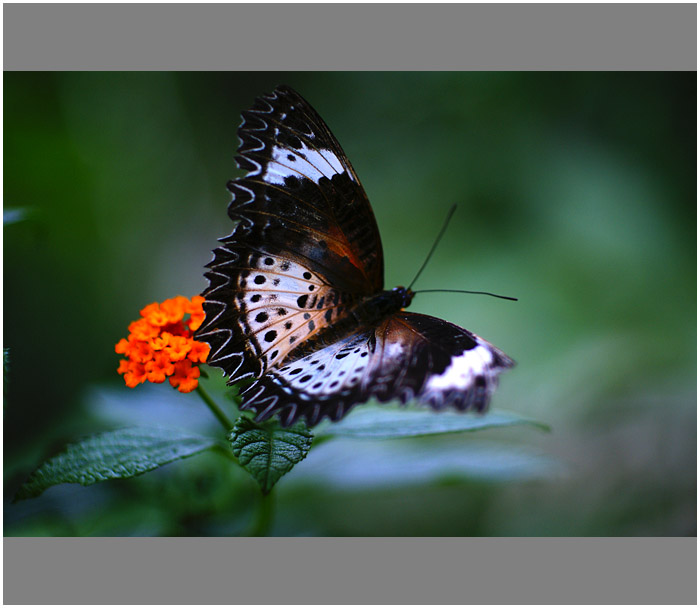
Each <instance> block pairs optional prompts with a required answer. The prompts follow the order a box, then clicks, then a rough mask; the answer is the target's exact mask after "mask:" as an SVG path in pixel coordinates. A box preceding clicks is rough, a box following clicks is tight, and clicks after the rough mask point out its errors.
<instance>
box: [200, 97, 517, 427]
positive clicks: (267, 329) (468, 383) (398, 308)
mask: <svg viewBox="0 0 700 608" xmlns="http://www.w3.org/2000/svg"><path fill="white" fill-rule="evenodd" d="M243 119H244V120H243V124H242V125H241V127H240V128H239V131H238V133H239V136H240V139H241V146H240V148H239V155H238V157H237V161H238V164H239V166H240V167H241V168H243V169H246V170H247V171H248V173H247V175H246V176H245V177H243V178H241V179H237V180H235V181H232V182H230V183H229V185H228V187H229V190H230V191H231V193H232V194H233V200H232V201H231V203H230V205H229V216H230V217H231V219H232V220H233V221H234V222H235V227H234V229H233V232H232V233H231V234H230V235H229V236H227V237H224V238H222V239H221V240H220V241H221V246H220V247H218V248H217V249H216V250H215V251H214V259H213V260H212V262H211V263H210V264H209V265H208V266H207V268H208V269H209V270H208V272H207V273H206V277H207V278H208V279H209V287H208V288H207V289H206V290H205V291H204V293H203V294H202V295H203V296H204V298H205V302H204V311H205V313H206V318H205V320H204V322H203V324H202V326H201V327H200V329H199V330H198V332H197V339H199V340H202V341H204V342H207V343H208V344H209V345H210V347H211V351H210V355H209V359H208V361H207V363H209V364H210V365H214V366H217V367H220V368H222V369H223V370H224V373H225V374H226V375H227V376H228V382H229V384H234V383H237V382H239V381H241V380H248V381H249V382H248V384H247V386H246V388H245V389H244V391H243V392H242V398H243V404H242V407H243V408H244V409H250V410H253V411H254V412H255V413H256V415H257V416H256V417H257V419H258V420H264V419H266V418H269V417H271V416H273V415H276V416H278V417H279V418H280V420H281V422H282V424H284V425H289V424H292V423H294V422H295V421H297V420H300V419H303V420H305V421H306V422H307V423H308V424H311V425H313V424H316V423H317V422H319V421H320V420H321V419H322V418H324V417H327V418H330V419H331V420H338V419H340V418H341V417H342V416H344V415H345V414H346V413H347V412H348V411H349V410H350V409H351V408H352V407H353V406H354V405H357V404H360V403H365V402H366V401H367V400H369V399H370V398H375V399H378V400H379V401H382V402H386V401H390V400H398V401H400V402H401V403H406V402H408V401H417V402H421V403H425V404H427V405H429V406H430V407H432V408H434V409H436V410H440V409H442V408H447V407H450V408H455V409H457V410H460V411H464V410H475V411H483V410H484V409H485V408H486V407H487V405H488V401H489V399H490V397H491V395H492V394H493V392H494V390H495V388H496V385H497V376H498V374H499V373H500V372H502V371H503V370H505V369H507V368H509V367H512V366H513V361H512V360H511V359H510V358H508V357H507V356H506V355H505V354H504V353H502V352H501V351H500V350H498V349H497V348H496V347H494V346H492V345H491V344H489V343H488V342H486V341H485V340H483V339H482V338H479V337H478V336H476V335H475V334H473V333H471V332H469V331H467V330H465V329H462V328H460V327H457V326H456V325H453V324H451V323H448V322H447V321H443V320H441V319H436V318H434V317H430V316H427V315H420V314H412V313H408V312H404V310H403V309H404V308H405V307H406V306H408V305H409V304H410V302H411V299H412V298H413V292H412V291H411V290H410V289H406V288H403V287H397V288H394V289H393V290H388V291H383V283H384V278H383V277H384V262H383V255H382V245H381V240H380V237H379V231H378V229H377V224H376V221H375V219H374V215H373V213H372V209H371V207H370V204H369V201H368V199H367V196H366V194H365V192H364V190H363V188H362V186H361V184H360V181H359V179H358V177H357V175H356V174H355V171H354V169H353V168H352V165H351V164H350V161H349V160H348V158H347V156H346V155H345V153H344V152H343V150H342V148H341V147H340V144H339V143H338V142H337V140H336V139H335V137H334V136H333V134H332V133H331V131H330V130H329V128H328V127H327V126H326V124H325V123H324V121H323V119H321V117H320V116H319V115H318V114H317V113H316V111H315V110H314V109H313V108H312V107H311V106H310V105H309V103H308V102H306V101H305V100H304V99H303V98H302V97H301V96H300V95H299V94H298V93H296V92H295V91H293V90H292V89H291V88H289V87H286V86H281V87H278V88H277V89H275V91H274V92H272V93H271V94H269V95H264V96H262V97H260V98H259V99H258V100H257V101H256V102H255V105H254V106H253V107H252V108H251V109H250V110H247V111H245V112H243Z"/></svg>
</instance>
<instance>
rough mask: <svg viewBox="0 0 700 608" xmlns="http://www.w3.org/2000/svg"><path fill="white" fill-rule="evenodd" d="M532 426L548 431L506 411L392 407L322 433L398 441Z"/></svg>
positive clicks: (366, 410) (362, 412)
mask: <svg viewBox="0 0 700 608" xmlns="http://www.w3.org/2000/svg"><path fill="white" fill-rule="evenodd" d="M519 424H522V425H531V426H535V427H538V428H540V429H542V430H547V431H548V430H549V427H548V426H547V425H546V424H543V423H541V422H537V421H535V420H531V419H529V418H524V417H523V416H520V415H518V414H514V413H512V412H506V411H504V410H492V411H490V412H488V413H486V414H474V413H463V414H462V413H459V412H435V411H432V410H428V409H422V410H411V409H406V408H395V407H390V406H366V407H363V408H361V409H358V410H356V411H355V412H353V413H351V414H350V415H349V416H347V417H346V418H344V419H343V420H341V421H340V422H336V423H333V424H327V425H326V426H324V427H322V429H321V430H320V431H319V433H318V434H319V439H320V438H325V437H332V436H336V437H354V438H366V439H396V438H399V437H419V436H423V435H439V434H443V433H462V432H467V431H469V432H473V431H481V430H485V429H492V428H496V427H503V426H513V425H519Z"/></svg>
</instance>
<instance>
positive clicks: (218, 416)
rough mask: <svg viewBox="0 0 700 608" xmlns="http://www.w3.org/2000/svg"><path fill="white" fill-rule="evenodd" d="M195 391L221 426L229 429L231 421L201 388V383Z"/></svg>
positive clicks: (231, 424)
mask: <svg viewBox="0 0 700 608" xmlns="http://www.w3.org/2000/svg"><path fill="white" fill-rule="evenodd" d="M197 393H198V394H199V396H200V397H201V398H202V401H204V403H206V404H207V407H208V408H209V409H210V410H211V411H212V414H214V416H216V419H217V420H218V421H219V422H220V423H221V424H222V425H223V427H224V428H225V429H226V430H227V431H230V430H231V429H232V428H233V423H232V422H231V421H230V420H229V419H228V418H227V417H226V414H224V413H223V412H222V411H221V408H220V407H219V406H218V405H216V403H214V400H213V399H212V398H211V397H210V396H209V394H208V393H207V392H206V391H205V390H204V389H203V388H202V385H201V384H199V385H198V386H197Z"/></svg>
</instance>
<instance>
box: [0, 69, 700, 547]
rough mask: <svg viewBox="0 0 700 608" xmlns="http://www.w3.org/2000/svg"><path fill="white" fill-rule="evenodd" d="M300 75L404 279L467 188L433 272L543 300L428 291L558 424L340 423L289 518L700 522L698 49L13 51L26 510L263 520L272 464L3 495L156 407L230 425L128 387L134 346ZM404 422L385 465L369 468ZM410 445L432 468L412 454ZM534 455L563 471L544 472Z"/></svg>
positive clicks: (436, 284)
mask: <svg viewBox="0 0 700 608" xmlns="http://www.w3.org/2000/svg"><path fill="white" fill-rule="evenodd" d="M280 83H286V84H289V85H291V86H293V87H294V88H296V89H297V90H298V91H299V92H300V93H301V94H302V95H303V96H304V97H306V98H307V99H308V100H309V101H310V102H311V103H312V104H313V105H314V107H315V108H316V109H317V110H318V112H319V113H320V114H321V116H323V117H324V119H325V120H326V122H327V123H328V124H329V126H330V127H331V129H332V130H333V132H334V133H335V135H336V137H337V138H338V140H339V141H340V142H341V144H342V145H343V148H344V149H345V152H346V153H347V154H348V156H349V157H350V159H351V160H352V162H353V165H354V167H355V169H356V171H357V173H358V174H359V176H360V178H361V180H362V182H363V184H364V186H365V189H366V190H367V193H368V195H369V197H370V200H371V201H372V204H373V207H374V210H375V215H376V217H377V222H378V224H379V227H380V231H381V233H382V239H383V245H384V252H385V261H386V279H387V285H388V286H393V285H397V284H406V283H408V282H409V281H410V280H411V278H412V277H413V275H414V274H415V272H416V270H417V269H418V267H419V266H420V264H421V262H422V261H423V258H424V256H425V254H426V252H427V251H428V249H429V248H430V245H431V244H432V241H433V239H434V237H435V235H436V233H437V231H438V230H439V228H440V225H441V223H442V219H443V217H444V215H445V213H446V212H447V210H448V209H449V207H450V206H451V205H452V204H453V203H458V205H459V207H458V210H457V213H456V214H455V216H454V218H453V221H452V223H451V225H450V227H449V229H448V231H447V233H446V235H445V238H444V239H443V241H442V243H441V244H440V247H439V248H438V250H437V252H436V254H435V256H434V258H433V260H432V261H431V263H430V265H429V266H428V269H427V270H426V272H425V273H424V274H423V276H422V277H421V279H420V281H419V284H418V285H416V288H417V289H421V288H423V289H428V288H452V289H460V288H461V289H472V290H487V291H495V292H497V293H504V294H506V295H513V296H517V297H518V298H520V301H519V302H518V303H517V304H514V303H510V302H504V301H501V300H494V299H490V298H483V297H478V296H465V295H457V294H445V293H443V294H424V295H420V296H417V297H416V299H415V301H414V304H413V306H412V310H415V311H417V312H425V313H428V314H432V315H435V316H439V317H443V318H446V319H448V320H450V321H452V322H454V323H457V324H459V325H462V326H464V327H466V328H468V329H470V330H472V331H475V332H476V333H478V334H480V335H482V336H483V337H485V338H486V339H488V340H489V341H491V342H493V343H494V344H496V345H497V346H499V347H500V348H502V349H503V350H505V351H506V352H507V353H508V354H509V355H511V356H512V357H513V358H514V359H515V360H516V361H517V362H518V366H517V367H516V368H515V369H514V370H513V371H509V372H508V373H506V374H504V375H503V377H502V382H501V388H500V389H499V392H498V393H497V396H496V399H495V405H496V406H497V407H503V408H506V409H508V410H511V411H514V412H518V413H520V414H522V415H525V416H530V417H533V418H536V419H538V420H541V421H543V422H546V423H548V424H549V425H551V427H552V433H550V434H543V433H539V432H531V431H527V430H523V429H498V430H493V431H487V432H484V434H482V435H480V436H479V439H480V441H479V442H477V441H476V439H475V438H474V437H470V436H469V435H468V434H467V436H460V437H452V438H449V440H448V441H447V445H446V444H445V441H446V440H445V438H444V437H443V438H439V439H437V440H432V439H422V440H415V443H401V442H406V441H408V442H410V441H413V440H393V443H392V442H391V441H389V442H384V443H383V444H381V445H379V446H378V445H375V444H373V443H364V442H357V441H355V442H353V441H348V440H343V442H340V441H338V442H335V441H334V442H328V443H327V444H325V445H322V446H318V447H317V448H316V449H314V448H312V450H311V454H310V455H309V457H308V458H307V460H305V461H304V462H302V463H301V464H299V465H298V466H297V467H296V468H295V470H294V471H292V472H291V473H290V474H289V475H288V476H287V477H285V479H284V480H283V481H282V482H281V483H280V485H279V487H278V488H276V493H275V496H274V500H275V502H276V505H275V507H276V508H275V519H274V522H273V528H272V531H271V532H272V533H273V534H278V535H305V534H308V535H341V536H342V535H447V536H459V535H484V536H486V535H503V536H520V535H524V536H538V535H565V536H576V535H618V536H625V535H641V536H654V535H662V536H663V535H694V534H695V533H696V524H695V521H696V518H695V516H696V447H695V446H696V338H697V337H696V327H697V325H696V280H697V274H696V272H697V269H696V213H697V210H696V205H697V193H696V119H695V116H696V97H697V91H696V79H695V74H694V73H661V72H655V73H639V72H634V73H632V72H630V73H593V72H576V73H532V72H518V73H511V72H475V73H468V72H465V73H456V72H449V73H440V72H435V73H410V72H403V73H347V72H346V73H288V72H286V73H272V72H265V73H118V72H110V73H79V72H75V73H13V72H6V73H5V74H4V85H5V86H4V131H5V141H4V153H5V154H4V159H5V172H4V186H5V189H4V201H5V209H6V210H8V209H11V210H13V214H12V215H11V217H13V218H15V220H14V221H12V222H11V223H8V224H6V226H5V229H4V261H5V263H4V287H5V298H4V307H5V320H4V345H3V346H4V347H6V348H9V353H10V354H9V358H10V361H11V367H10V372H9V373H10V375H9V383H8V385H7V387H6V402H5V409H4V412H5V420H4V422H5V424H4V427H5V434H4V441H5V452H4V456H5V460H4V461H5V501H6V503H5V511H4V518H5V519H4V523H5V534H7V535H107V536H109V535H227V534H240V533H243V532H244V531H245V530H246V529H248V528H249V525H250V522H251V520H252V519H254V517H255V513H256V509H257V508H258V505H259V502H260V492H259V489H258V488H257V487H256V485H255V483H254V482H253V481H252V480H251V479H250V478H249V477H248V476H247V474H246V473H245V472H244V471H242V470H240V469H238V468H237V467H234V466H228V465H227V463H226V461H224V460H223V459H221V458H220V457H217V455H216V454H204V455H202V456H201V457H196V458H192V459H189V460H187V461H182V462H178V463H174V464H171V465H168V466H167V467H164V468H163V469H160V470H158V471H156V472H155V473H151V474H148V475H145V476H141V477H138V478H135V479H133V480H128V481H110V482H106V483H102V484H98V485H96V486H92V487H88V488H83V487H78V486H59V487H56V488H52V489H51V490H49V491H47V492H46V493H45V494H44V495H42V496H41V497H40V498H38V499H35V500H31V501H24V502H22V503H18V504H16V505H10V504H8V501H9V500H10V499H11V498H12V495H13V494H14V492H15V491H16V489H17V488H18V487H19V485H20V484H21V483H22V481H24V479H26V477H27V475H28V474H29V473H30V472H31V471H32V470H34V469H35V468H36V467H37V466H38V465H39V464H40V463H41V462H42V461H43V460H45V459H46V458H47V457H48V456H50V455H52V454H55V453H56V452H58V451H59V450H60V449H62V448H63V447H64V446H65V444H66V443H68V442H70V441H73V440H75V439H76V438H78V437H82V436H85V435H88V434H91V433H94V432H98V431H103V430H108V429H112V428H117V427H118V426H120V425H121V426H124V425H125V424H126V423H127V422H133V420H134V419H136V418H138V419H139V420H140V421H142V422H144V423H151V424H169V423H172V424H177V425H179V426H180V427H181V428H194V427H195V426H198V427H199V430H202V428H205V429H209V430H210V432H212V433H215V432H220V431H218V430H217V429H216V421H215V420H213V419H211V420H210V418H211V415H210V414H209V412H207V411H206V409H205V408H203V407H202V406H201V405H200V404H199V403H197V401H196V399H195V398H192V399H191V400H189V401H188V400H186V399H185V400H183V399H182V396H181V395H177V394H176V393H175V391H172V390H170V391H167V388H166V387H162V388H165V389H166V392H163V391H160V392H159V391H151V390H150V389H149V388H148V387H145V386H142V387H138V388H137V389H134V390H129V389H127V388H126V387H124V386H123V384H122V383H121V380H120V378H119V377H118V376H117V374H116V367H117V361H118V357H117V356H116V355H115V353H114V351H113V345H114V344H115V343H116V342H117V341H118V340H119V338H121V337H123V336H124V335H125V334H126V327H127V324H128V323H129V322H130V321H131V320H133V319H135V318H136V317H137V316H138V310H139V309H140V308H142V307H143V306H144V305H145V304H147V303H149V302H153V301H156V300H158V301H160V300H163V299H166V298H169V297H172V296H174V295H177V294H182V295H186V296H191V295H193V294H195V293H198V292H200V291H201V290H202V289H203V288H204V287H205V285H206V282H205V279H204V278H203V266H204V265H205V264H206V263H207V262H208V261H209V259H210V256H211V254H210V252H211V249H213V247H214V246H215V245H216V239H217V238H219V237H222V236H225V235H226V234H228V233H229V232H230V230H231V228H232V224H231V222H230V220H229V219H228V216H227V215H226V206H227V204H228V201H229V198H230V197H229V195H228V194H227V193H226V190H225V184H226V182H227V180H228V179H231V178H233V177H237V176H239V175H240V174H241V172H240V171H238V170H237V169H236V168H235V165H234V161H233V157H234V155H235V150H236V148H237V146H238V139H237V136H236V129H237V126H238V124H239V122H240V112H241V110H243V109H246V108H247V107H249V106H250V105H251V104H252V101H253V99H254V97H256V96H257V95H259V94H262V93H265V92H268V91H270V90H271V89H272V88H274V86H275V85H277V84H280ZM14 210H21V211H20V212H19V213H18V212H16V211H14ZM17 218H21V221H19V220H18V219H17ZM212 375H213V376H215V375H216V374H215V373H214V374H212ZM209 383H210V388H211V389H212V390H214V389H217V388H218V390H219V391H221V390H222V382H221V381H220V379H218V378H212V379H211V380H210V381H209ZM343 446H345V447H343ZM387 446H400V449H396V450H394V452H393V454H394V456H395V457H396V459H395V462H394V465H392V466H393V467H394V468H391V467H389V468H388V469H386V470H385V471H384V472H383V477H382V479H383V483H376V480H374V481H373V480H372V479H369V478H368V477H367V476H366V475H365V476H363V475H356V473H357V472H358V471H356V470H353V469H352V467H348V462H347V455H348V454H355V455H357V456H358V457H359V460H360V461H361V460H362V455H363V454H364V458H365V459H366V460H367V462H369V463H370V465H369V466H371V463H372V462H373V458H374V456H373V455H375V454H379V452H377V450H379V451H381V450H385V449H389V448H388V447H387ZM438 448H439V449H442V450H444V451H443V452H441V454H442V455H441V456H440V458H436V457H435V454H436V453H437V452H435V450H438ZM438 451H439V450H438ZM400 454H404V456H402V458H405V460H404V461H403V462H405V463H406V464H405V466H404V471H403V472H405V469H406V467H412V468H416V467H420V466H421V462H428V461H429V462H430V463H431V467H433V469H431V471H433V473H431V474H430V475H426V476H424V477H418V478H416V477H413V478H410V477H409V478H408V479H406V478H405V476H404V475H403V472H402V469H401V462H402V460H401V458H399V455H400ZM450 454H452V456H449V455H450ZM462 457H463V458H468V459H472V461H473V462H474V463H477V464H478V463H482V464H483V466H480V467H477V466H476V465H475V471H482V472H483V471H485V470H486V469H485V468H484V467H487V466H492V467H493V471H494V473H493V474H491V475H476V474H475V475H472V476H470V475H463V474H459V475H455V474H454V472H452V469H451V468H450V466H449V464H450V462H449V460H446V459H449V458H453V459H455V460H458V459H459V458H462ZM539 457H546V458H547V459H550V460H553V461H555V462H556V463H558V466H557V467H555V468H556V470H557V471H558V472H557V473H556V474H551V470H550V469H547V470H548V471H549V473H547V474H536V472H537V471H540V472H542V471H544V469H543V468H542V467H541V466H540V465H539V464H538V463H539V462H540V461H538V460H537V458H539ZM377 458H379V456H377ZM509 458H510V460H508V459H509ZM528 458H529V459H530V460H527V459H528ZM533 459H534V460H533ZM334 462H336V463H339V464H338V467H337V468H336V469H335V471H336V476H335V478H333V475H334V473H333V471H334V469H333V468H332V463H334ZM436 462H437V464H435V463H436ZM440 462H445V466H444V471H443V473H440V469H439V466H440V465H439V463H440ZM324 463H325V464H326V465H327V466H326V467H325V468H324V467H323V465H324ZM523 463H531V464H532V466H531V467H530V468H528V467H527V466H525V467H524V468H523V466H524V464H523ZM341 465H342V466H341ZM516 465H517V466H516ZM358 466H359V465H358ZM528 466H529V465H528ZM343 467H344V468H343ZM434 467H438V469H437V471H435V470H434ZM499 467H500V468H499ZM533 467H534V468H533ZM538 467H539V468H538ZM545 468H546V467H545ZM305 471H306V473H305ZM314 471H316V472H318V474H312V472H314ZM504 471H510V473H509V474H507V475H504V474H503V472H504ZM518 471H520V473H518ZM522 471H525V473H522ZM365 473H366V470H365ZM496 473H498V474H496ZM370 477H371V476H370Z"/></svg>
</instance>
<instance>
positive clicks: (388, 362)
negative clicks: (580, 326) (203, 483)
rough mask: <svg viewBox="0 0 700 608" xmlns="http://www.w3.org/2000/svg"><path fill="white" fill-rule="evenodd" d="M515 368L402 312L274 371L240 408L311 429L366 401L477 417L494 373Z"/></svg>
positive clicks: (437, 322) (476, 343) (457, 330)
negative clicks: (470, 412)
mask: <svg viewBox="0 0 700 608" xmlns="http://www.w3.org/2000/svg"><path fill="white" fill-rule="evenodd" d="M513 365H514V363H513V361H512V360H511V359H510V358H509V357H508V356H507V355H506V354H505V353H503V352H501V351H500V350H499V349H497V348H496V347H494V346H493V345H491V344H489V343H488V342H486V340H483V339H482V338H480V337H479V336H477V335H475V334H473V333H471V332H469V331H467V330H466V329H462V328H461V327H458V326H457V325H453V324H452V323H448V322H447V321H443V320H442V319H437V318H435V317H431V316H428V315H422V314H414V313H409V312H403V311H401V312H397V313H395V314H393V315H392V316H390V317H389V318H388V319H386V320H384V321H383V322H382V323H381V324H379V325H378V326H377V327H372V328H364V329H362V330H358V331H356V332H354V333H351V334H350V335H348V336H346V337H345V338H343V339H341V340H338V341H337V342H335V343H333V344H330V345H328V346H326V347H324V348H321V349H320V350H317V351H315V352H312V353H311V354H308V355H305V356H304V357H301V358H299V359H296V360H293V361H289V362H288V363H286V364H285V365H284V366H282V367H281V368H279V369H274V370H271V371H270V372H268V373H267V374H265V375H264V376H262V377H261V378H259V379H258V380H257V381H256V382H254V383H253V384H252V385H250V386H249V387H248V388H247V390H246V391H245V392H244V393H243V398H244V403H245V405H244V407H245V408H247V409H253V410H255V411H256V412H257V414H258V416H257V419H258V420H264V419H266V418H269V417H270V416H272V415H273V414H276V415H279V416H280V419H281V421H282V422H283V423H284V424H291V423H293V422H294V421H295V420H297V419H299V418H304V419H305V420H306V421H307V422H308V423H309V424H311V425H313V424H316V423H317V422H319V421H320V420H321V419H322V418H323V417H328V418H330V419H331V420H334V421H336V420H339V419H340V418H342V417H343V416H344V415H345V414H347V412H348V411H349V410H350V409H351V408H352V407H353V406H354V405H357V404H361V403H365V402H366V401H368V400H369V399H370V398H375V399H377V400H379V401H382V402H386V401H391V400H397V401H400V402H401V403H407V402H409V401H414V402H417V403H423V404H426V405H429V406H430V407H432V408H433V409H435V410H441V409H444V408H455V409H457V410H460V411H466V410H473V411H477V412H482V411H484V410H485V409H486V407H487V405H488V401H489V399H490V397H491V395H492V394H493V392H494V391H495V390H496V387H497V385H498V374H499V373H500V372H502V371H503V370H505V369H508V368H509V367H512V366H513Z"/></svg>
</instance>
